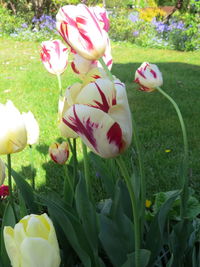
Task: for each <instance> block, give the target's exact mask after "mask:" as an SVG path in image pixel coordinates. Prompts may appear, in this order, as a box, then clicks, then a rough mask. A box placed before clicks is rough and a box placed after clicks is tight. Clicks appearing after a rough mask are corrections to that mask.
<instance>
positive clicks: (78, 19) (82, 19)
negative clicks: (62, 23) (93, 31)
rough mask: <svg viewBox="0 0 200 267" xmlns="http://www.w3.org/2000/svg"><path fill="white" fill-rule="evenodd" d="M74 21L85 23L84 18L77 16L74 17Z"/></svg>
mask: <svg viewBox="0 0 200 267" xmlns="http://www.w3.org/2000/svg"><path fill="white" fill-rule="evenodd" d="M76 22H77V23H80V24H83V25H86V24H87V21H86V19H84V18H81V17H77V18H76Z"/></svg>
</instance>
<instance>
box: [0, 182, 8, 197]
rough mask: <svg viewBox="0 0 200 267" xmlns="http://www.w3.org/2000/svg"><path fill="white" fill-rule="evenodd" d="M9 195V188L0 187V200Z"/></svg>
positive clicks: (5, 186)
mask: <svg viewBox="0 0 200 267" xmlns="http://www.w3.org/2000/svg"><path fill="white" fill-rule="evenodd" d="M8 195H9V187H8V185H4V184H3V185H1V186H0V199H4V198H6V197H7V196H8Z"/></svg>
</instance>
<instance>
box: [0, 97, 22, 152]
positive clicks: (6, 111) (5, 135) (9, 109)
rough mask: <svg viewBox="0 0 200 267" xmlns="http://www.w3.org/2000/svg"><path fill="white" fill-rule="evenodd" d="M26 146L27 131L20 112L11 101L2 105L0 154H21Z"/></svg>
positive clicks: (0, 106)
mask: <svg viewBox="0 0 200 267" xmlns="http://www.w3.org/2000/svg"><path fill="white" fill-rule="evenodd" d="M26 144H27V131H26V127H25V124H24V121H23V118H22V115H21V114H20V112H19V110H18V109H17V108H16V107H15V106H14V105H13V103H12V102H11V101H7V103H6V104H5V105H3V104H0V154H11V153H16V152H19V151H21V150H23V149H24V148H25V146H26Z"/></svg>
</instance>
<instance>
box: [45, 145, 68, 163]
mask: <svg viewBox="0 0 200 267" xmlns="http://www.w3.org/2000/svg"><path fill="white" fill-rule="evenodd" d="M49 154H50V157H51V159H52V160H53V161H54V162H56V163H58V164H65V162H66V161H67V160H68V158H69V148H68V144H67V143H66V142H62V143H61V144H58V143H54V144H52V145H51V146H50V147H49Z"/></svg>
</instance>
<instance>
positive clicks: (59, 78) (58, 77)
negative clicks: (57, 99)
mask: <svg viewBox="0 0 200 267" xmlns="http://www.w3.org/2000/svg"><path fill="white" fill-rule="evenodd" d="M57 79H58V87H59V90H60V96H62V95H63V94H62V83H61V76H60V75H59V74H57Z"/></svg>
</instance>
